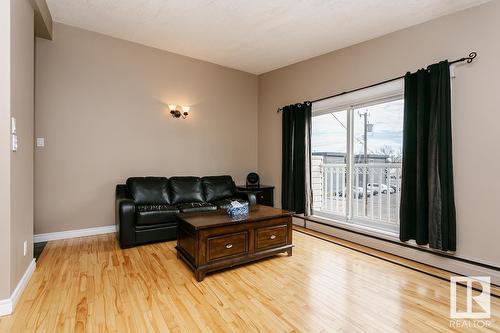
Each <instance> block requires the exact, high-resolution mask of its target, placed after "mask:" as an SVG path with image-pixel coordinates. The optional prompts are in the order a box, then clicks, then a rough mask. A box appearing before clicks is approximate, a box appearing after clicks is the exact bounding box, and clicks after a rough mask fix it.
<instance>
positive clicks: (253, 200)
mask: <svg viewBox="0 0 500 333" xmlns="http://www.w3.org/2000/svg"><path fill="white" fill-rule="evenodd" d="M234 196H235V197H237V198H240V199H243V200H247V201H248V205H249V206H255V205H256V204H257V197H256V196H255V194H254V193H250V192H243V191H237V192H236V193H235V195H234Z"/></svg>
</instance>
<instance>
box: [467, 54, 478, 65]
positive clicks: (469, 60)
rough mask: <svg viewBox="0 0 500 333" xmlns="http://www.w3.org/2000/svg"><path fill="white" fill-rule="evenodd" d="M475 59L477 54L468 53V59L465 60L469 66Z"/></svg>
mask: <svg viewBox="0 0 500 333" xmlns="http://www.w3.org/2000/svg"><path fill="white" fill-rule="evenodd" d="M475 57H477V52H474V51H473V52H471V53H469V57H468V58H469V59H467V63H468V64H470V63H471V62H472V60H474V58H475Z"/></svg>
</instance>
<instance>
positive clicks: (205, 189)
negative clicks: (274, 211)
mask: <svg viewBox="0 0 500 333" xmlns="http://www.w3.org/2000/svg"><path fill="white" fill-rule="evenodd" d="M233 200H237V201H240V202H245V201H246V202H248V203H249V205H250V206H252V205H255V204H256V198H255V195H254V194H249V193H246V192H238V191H237V190H236V185H235V183H234V181H233V179H232V178H231V176H212V177H203V178H199V177H171V178H169V179H167V178H166V177H132V178H129V179H127V183H126V184H119V185H117V186H116V216H115V219H116V227H117V238H118V241H119V242H120V246H121V247H122V248H128V247H132V246H136V245H139V244H145V243H151V242H157V241H167V240H174V239H176V238H177V221H178V220H177V214H178V213H181V212H182V213H184V212H185V213H187V212H208V211H214V210H216V209H226V208H227V207H228V206H229V205H230V203H231V201H233Z"/></svg>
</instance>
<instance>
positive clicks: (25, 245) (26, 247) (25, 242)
mask: <svg viewBox="0 0 500 333" xmlns="http://www.w3.org/2000/svg"><path fill="white" fill-rule="evenodd" d="M26 254H28V241H24V256H26Z"/></svg>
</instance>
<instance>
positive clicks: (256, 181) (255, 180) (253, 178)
mask: <svg viewBox="0 0 500 333" xmlns="http://www.w3.org/2000/svg"><path fill="white" fill-rule="evenodd" d="M259 186H260V177H259V175H258V174H256V173H255V172H250V173H249V174H248V175H247V187H259Z"/></svg>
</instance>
